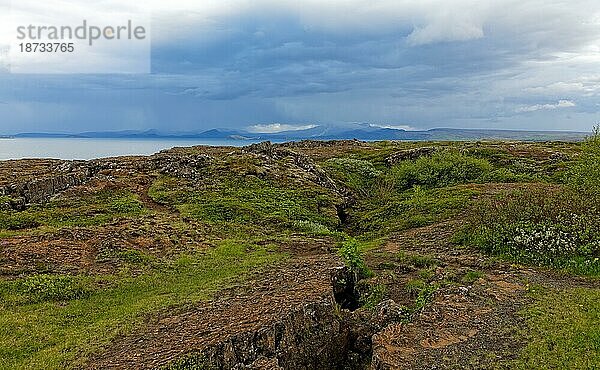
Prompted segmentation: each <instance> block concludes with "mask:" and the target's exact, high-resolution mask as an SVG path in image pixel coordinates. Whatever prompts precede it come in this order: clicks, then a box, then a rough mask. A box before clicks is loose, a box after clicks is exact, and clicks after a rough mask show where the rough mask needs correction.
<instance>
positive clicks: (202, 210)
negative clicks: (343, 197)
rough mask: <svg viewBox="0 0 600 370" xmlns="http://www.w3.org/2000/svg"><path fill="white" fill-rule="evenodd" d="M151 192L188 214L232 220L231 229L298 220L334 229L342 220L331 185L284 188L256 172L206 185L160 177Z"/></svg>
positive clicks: (285, 224)
mask: <svg viewBox="0 0 600 370" xmlns="http://www.w3.org/2000/svg"><path fill="white" fill-rule="evenodd" d="M149 194H150V196H151V197H152V198H153V199H154V200H155V201H157V202H159V203H163V204H168V205H171V206H173V207H175V208H177V209H178V210H179V211H180V212H181V214H182V215H183V216H184V217H189V218H193V219H196V220H199V221H202V222H207V223H210V224H213V225H218V224H221V225H226V224H229V225H230V227H229V228H231V227H232V226H233V225H232V224H238V225H239V224H242V225H250V226H252V227H253V228H256V226H258V225H259V226H260V227H270V228H278V229H286V228H289V227H292V226H293V224H294V222H297V221H306V222H312V223H314V224H321V225H323V226H325V227H326V228H335V227H336V226H337V225H338V223H339V220H338V218H337V211H336V208H335V204H336V199H335V198H334V196H333V195H331V194H330V193H329V192H328V191H327V190H326V189H323V188H319V187H317V186H314V187H299V186H285V185H282V184H276V183H274V182H273V181H270V180H265V179H260V178H257V177H255V176H243V177H233V176H229V177H223V178H220V179H219V181H215V182H214V183H209V184H206V185H205V186H203V187H197V186H194V184H193V183H191V182H189V181H186V180H182V179H174V178H169V177H161V178H159V179H157V180H156V181H155V182H154V184H153V185H152V187H151V188H150V191H149ZM233 227H234V226H233Z"/></svg>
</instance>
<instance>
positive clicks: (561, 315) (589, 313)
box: [510, 288, 600, 369]
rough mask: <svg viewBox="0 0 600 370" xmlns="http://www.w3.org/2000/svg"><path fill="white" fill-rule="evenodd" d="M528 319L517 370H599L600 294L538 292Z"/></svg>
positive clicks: (595, 291) (583, 290) (591, 291)
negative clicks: (523, 345) (523, 346)
mask: <svg viewBox="0 0 600 370" xmlns="http://www.w3.org/2000/svg"><path fill="white" fill-rule="evenodd" d="M533 297H534V298H535V302H534V303H533V305H531V306H530V307H528V308H527V309H526V310H524V311H523V312H522V313H521V314H522V315H523V316H524V317H525V318H526V319H527V331H526V332H525V334H524V336H525V338H524V339H525V340H526V341H527V346H526V347H525V349H524V350H523V351H522V352H521V353H520V355H519V358H518V359H517V360H516V361H514V362H513V363H511V364H510V367H511V368H516V369H597V368H600V325H598V323H599V322H600V290H598V289H587V288H571V289H566V290H546V289H538V290H537V291H536V292H534V293H533Z"/></svg>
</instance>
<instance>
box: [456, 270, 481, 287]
mask: <svg viewBox="0 0 600 370" xmlns="http://www.w3.org/2000/svg"><path fill="white" fill-rule="evenodd" d="M484 276H485V275H484V273H483V272H481V271H475V270H470V271H467V273H466V274H465V275H464V276H463V277H462V279H461V281H462V282H464V283H467V284H473V283H474V282H475V281H477V280H479V279H481V278H482V277H484Z"/></svg>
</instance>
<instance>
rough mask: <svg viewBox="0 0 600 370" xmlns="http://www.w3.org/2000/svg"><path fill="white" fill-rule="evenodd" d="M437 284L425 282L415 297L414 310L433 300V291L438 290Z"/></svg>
mask: <svg viewBox="0 0 600 370" xmlns="http://www.w3.org/2000/svg"><path fill="white" fill-rule="evenodd" d="M438 288H439V287H438V285H435V284H427V285H425V287H424V288H423V289H421V291H420V292H419V294H418V295H417V298H416V299H415V310H420V309H421V308H423V307H425V306H426V305H427V304H428V303H429V302H431V301H432V300H433V297H434V295H435V292H436V291H437V290H438Z"/></svg>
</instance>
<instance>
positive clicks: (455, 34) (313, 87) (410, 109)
mask: <svg viewBox="0 0 600 370" xmlns="http://www.w3.org/2000/svg"><path fill="white" fill-rule="evenodd" d="M0 1H6V0H0ZM82 2H83V0H82ZM106 3H110V1H108V2H106ZM131 3H132V4H135V2H131ZM140 3H143V4H144V6H145V7H148V8H146V9H144V10H148V11H150V12H151V14H152V29H151V34H152V73H151V74H129V75H100V74H99V75H79V74H78V75H75V74H73V75H68V74H67V75H19V74H10V73H8V71H6V70H1V69H0V133H16V132H28V131H38V132H39V131H44V132H81V131H89V130H102V131H104V130H122V129H149V128H154V129H159V130H168V131H176V130H181V131H188V130H194V131H196V130H204V129H210V128H215V127H220V128H244V129H248V128H250V129H251V130H254V131H261V130H263V131H268V130H277V129H284V128H285V129H289V128H293V127H296V126H297V127H303V128H306V127H312V126H313V125H321V124H348V123H353V122H369V123H373V124H377V125H381V126H386V127H403V128H408V129H427V128H433V127H459V128H494V129H502V128H506V129H536V130H537V129H545V130H580V131H589V130H590V129H591V127H592V126H593V125H594V123H600V1H598V0H590V1H585V0H570V1H567V0H565V1H552V0H539V1H538V0H518V1H512V0H511V1H509V0H504V1H481V0H478V1H458V0H456V1H448V0H441V1H431V0H429V1H428V0H415V1H401V0H385V1H364V0H361V1H354V0H333V1H324V0H320V1H313V0H304V1H286V0H279V1H275V0H273V1H262V0H253V1H234V0H231V1H225V0H219V1H206V0H204V1H191V0H190V1H185V0H181V1H178V0H171V1H167V2H165V1H159V0H155V1H144V2H140ZM107 6H110V5H107ZM0 31H1V32H8V31H7V30H6V29H0ZM0 41H1V40H0ZM0 44H1V42H0ZM0 68H1V67H0ZM273 124H277V125H273Z"/></svg>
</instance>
